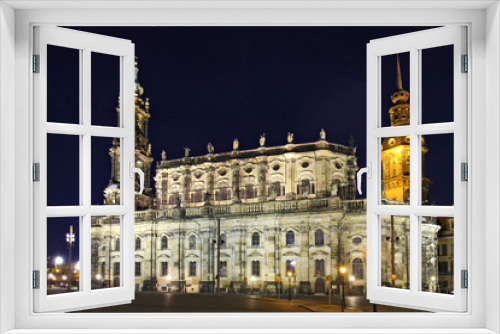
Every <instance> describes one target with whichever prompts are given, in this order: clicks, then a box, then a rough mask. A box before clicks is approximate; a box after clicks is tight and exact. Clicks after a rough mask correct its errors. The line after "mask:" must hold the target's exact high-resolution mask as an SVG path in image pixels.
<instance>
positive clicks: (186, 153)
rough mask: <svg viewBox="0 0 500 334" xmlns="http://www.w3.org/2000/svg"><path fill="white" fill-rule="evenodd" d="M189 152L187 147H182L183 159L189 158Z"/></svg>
mask: <svg viewBox="0 0 500 334" xmlns="http://www.w3.org/2000/svg"><path fill="white" fill-rule="evenodd" d="M189 151H191V149H190V148H189V147H184V157H185V158H187V157H189Z"/></svg>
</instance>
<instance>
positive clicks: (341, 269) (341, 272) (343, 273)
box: [339, 266, 347, 312]
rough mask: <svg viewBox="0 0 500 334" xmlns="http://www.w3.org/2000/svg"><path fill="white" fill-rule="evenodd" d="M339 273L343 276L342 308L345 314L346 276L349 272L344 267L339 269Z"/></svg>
mask: <svg viewBox="0 0 500 334" xmlns="http://www.w3.org/2000/svg"><path fill="white" fill-rule="evenodd" d="M339 271H340V274H341V275H342V305H341V308H342V312H344V308H345V292H344V291H345V274H346V272H347V268H346V267H344V266H342V267H340V268H339Z"/></svg>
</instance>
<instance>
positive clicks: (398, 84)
mask: <svg viewBox="0 0 500 334" xmlns="http://www.w3.org/2000/svg"><path fill="white" fill-rule="evenodd" d="M396 57H397V63H398V78H397V83H396V87H397V89H398V90H403V80H402V79H401V65H400V64H399V53H398V54H397V55H396Z"/></svg>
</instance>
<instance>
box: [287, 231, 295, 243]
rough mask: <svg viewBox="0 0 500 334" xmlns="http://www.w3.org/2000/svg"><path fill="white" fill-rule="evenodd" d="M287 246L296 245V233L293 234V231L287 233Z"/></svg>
mask: <svg viewBox="0 0 500 334" xmlns="http://www.w3.org/2000/svg"><path fill="white" fill-rule="evenodd" d="M286 245H287V246H294V245H295V233H293V231H288V232H286Z"/></svg>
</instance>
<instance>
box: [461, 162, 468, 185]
mask: <svg viewBox="0 0 500 334" xmlns="http://www.w3.org/2000/svg"><path fill="white" fill-rule="evenodd" d="M460 180H461V181H469V165H468V164H467V163H466V162H462V164H461V165H460Z"/></svg>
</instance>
